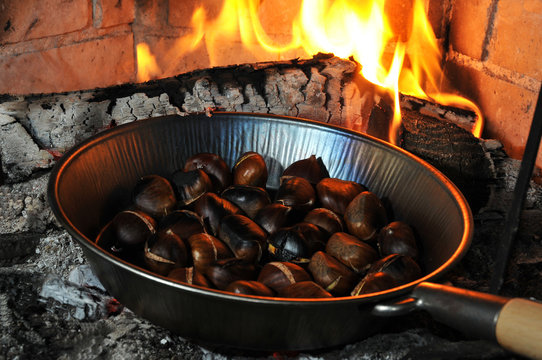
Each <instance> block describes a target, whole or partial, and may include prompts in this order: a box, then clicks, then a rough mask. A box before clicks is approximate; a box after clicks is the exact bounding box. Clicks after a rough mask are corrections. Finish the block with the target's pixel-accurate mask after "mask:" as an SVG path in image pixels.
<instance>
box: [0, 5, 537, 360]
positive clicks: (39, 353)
mask: <svg viewBox="0 0 542 360" xmlns="http://www.w3.org/2000/svg"><path fill="white" fill-rule="evenodd" d="M32 3H35V4H34V5H36V6H33V7H32V8H33V9H34V10H33V11H27V10H26V9H27V8H26V7H27V6H28V4H25V5H24V6H23V5H20V3H19V2H17V1H14V0H13V1H10V0H8V1H7V2H4V3H2V4H0V25H1V27H0V161H1V169H0V199H1V201H0V219H1V221H0V273H1V274H2V276H0V322H1V323H2V324H3V326H2V327H1V330H0V358H6V359H12V358H13V359H15V358H21V359H22V358H43V359H49V358H51V359H52V358H75V357H77V358H83V359H87V358H88V359H90V358H96V357H104V358H114V357H120V358H173V359H177V358H178V359H184V358H201V359H203V358H224V359H230V358H231V359H238V358H239V359H240V358H277V359H307V358H308V359H312V358H314V359H339V358H340V359H358V358H366V359H382V358H386V359H407V358H408V359H436V358H439V359H492V360H496V359H513V358H520V357H518V356H517V355H514V354H512V353H510V352H508V351H506V350H504V349H503V348H501V347H499V346H498V345H496V344H495V343H493V342H491V341H487V340H480V339H475V338H471V337H468V336H466V335H465V334H463V333H461V332H458V331H456V330H454V329H452V328H450V327H448V326H446V325H442V324H440V323H439V322H437V321H435V320H434V319H433V318H431V316H429V315H428V314H427V313H424V312H415V313H412V314H409V315H403V316H401V317H397V318H394V319H391V320H390V321H388V322H387V323H386V325H385V327H384V328H383V329H382V331H380V332H378V333H377V334H376V335H374V336H371V337H369V338H367V339H364V340H362V341H360V342H357V343H354V344H348V345H346V346H341V347H337V348H331V349H322V350H318V351H308V352H304V351H299V352H280V351H277V352H255V351H247V350H239V349H231V348H226V347H220V346H214V345H212V344H211V345H210V344H202V343H200V342H198V341H197V340H188V339H185V338H182V337H180V336H178V335H177V334H175V333H172V332H170V331H168V330H166V329H164V328H162V327H159V326H157V325H154V324H152V323H151V322H149V321H147V320H145V319H143V318H140V317H139V316H137V315H136V314H134V312H132V310H130V309H128V308H126V307H124V306H123V305H122V304H121V303H119V302H118V301H117V300H116V299H115V298H114V297H113V296H111V295H110V294H109V293H108V292H107V290H105V289H104V287H103V286H102V284H101V283H100V281H99V280H98V279H97V277H96V276H95V275H94V274H93V272H92V269H91V267H90V265H89V264H88V262H87V260H86V259H85V257H84V256H83V253H82V251H81V249H80V248H79V247H78V245H77V244H76V243H75V242H74V241H73V240H72V239H71V237H70V235H69V234H68V233H67V232H66V231H65V230H64V229H63V228H62V226H61V224H60V223H59V222H58V220H57V219H55V217H54V215H53V213H52V211H51V209H50V207H49V204H48V200H47V181H48V179H49V174H50V171H51V169H52V168H53V166H54V165H55V163H56V161H57V160H58V159H59V158H60V157H61V156H62V155H63V154H64V153H65V152H66V151H67V150H69V149H70V148H71V147H73V146H75V145H77V144H78V143H80V142H81V141H83V140H85V139H87V138H88V137H90V136H92V135H94V134H97V133H100V132H102V131H107V129H110V128H112V127H116V126H119V125H122V124H126V123H130V122H133V121H144V119H147V118H151V117H157V116H164V115H172V114H177V115H181V116H182V115H187V114H194V113H207V114H210V115H211V116H212V113H213V112H217V111H228V112H248V113H266V114H275V115H286V116H294V117H301V118H307V119H311V120H316V121H320V122H324V123H330V124H333V125H338V126H341V127H344V128H348V129H352V130H355V131H359V132H363V133H366V134H368V135H370V136H374V137H376V138H380V139H383V140H385V141H387V140H388V128H389V124H390V122H391V121H392V118H393V99H392V98H391V97H390V96H389V94H386V93H384V92H382V91H379V90H378V89H377V87H376V86H375V85H373V84H371V83H370V82H368V81H367V80H365V79H363V78H362V77H360V75H359V73H358V72H359V67H360V65H359V63H357V62H356V61H355V59H352V58H351V59H343V58H339V57H336V56H334V55H333V54H329V53H319V54H317V55H314V56H312V57H307V58H298V57H297V56H291V57H289V58H284V59H279V60H274V59H268V60H267V61H260V62H258V61H248V60H247V61H236V60H226V62H225V63H223V64H219V65H220V66H214V67H211V66H210V65H209V66H207V65H206V66H201V64H207V63H205V61H202V60H197V55H198V51H199V53H204V52H205V51H203V50H202V49H200V50H198V51H195V52H194V54H189V55H188V56H187V58H186V59H184V60H181V61H179V62H178V65H176V66H174V67H173V69H172V70H171V71H170V73H167V74H163V75H162V76H158V77H156V78H154V79H151V80H149V81H145V82H140V81H138V80H137V66H136V64H135V62H136V60H135V59H134V57H135V47H136V45H137V43H139V42H143V41H145V42H147V43H148V44H150V45H151V48H152V49H154V50H156V51H157V52H158V51H159V49H163V48H167V47H168V46H170V45H171V43H172V42H173V41H174V39H176V38H177V37H179V36H180V35H182V34H184V33H187V32H188V31H189V25H187V24H188V23H189V20H188V19H189V18H190V16H191V14H192V12H193V11H194V9H195V8H197V5H200V2H198V1H189V2H186V4H184V3H183V5H177V4H176V3H175V2H173V1H171V0H170V1H166V0H153V1H151V0H132V1H128V0H122V1H121V0H119V1H108V0H92V1H90V0H72V1H69V2H66V3H65V2H63V1H60V0H59V1H52V4H53V5H52V6H51V7H50V8H49V9H46V8H45V5H39V6H38V5H37V3H38V2H34V1H33V2H32ZM289 3H291V4H289ZM387 3H388V5H387V6H388V8H389V9H392V10H391V11H392V12H393V11H395V12H396V13H401V12H403V11H405V8H404V6H405V5H404V4H399V3H401V2H399V1H392V0H388V1H387ZM406 3H409V2H406ZM426 3H427V4H426V7H427V13H428V17H429V18H430V22H431V25H432V27H433V31H434V32H435V35H436V37H437V39H439V41H440V46H442V47H443V49H444V50H445V54H446V55H445V57H444V59H443V68H444V71H445V73H446V74H447V75H448V77H449V79H450V81H451V82H452V83H453V84H454V86H455V87H456V88H457V90H458V91H459V92H461V93H462V94H463V95H465V96H468V97H470V98H471V99H472V100H473V101H475V102H477V103H478V104H479V105H480V107H481V110H482V113H483V115H484V117H485V121H486V123H485V124H486V125H485V130H484V132H483V133H482V136H481V137H480V138H477V137H475V136H473V135H472V133H471V130H472V128H473V126H474V123H475V120H476V114H475V113H473V112H472V111H470V110H464V109H461V108H457V107H453V106H444V105H439V104H437V103H435V102H433V101H430V100H423V99H419V98H415V97H412V96H407V95H402V96H401V100H400V106H401V109H402V116H403V117H402V120H403V122H402V125H401V127H400V130H399V132H398V134H397V136H398V137H397V139H398V141H397V146H399V147H401V148H402V149H404V150H406V151H408V152H411V153H412V154H414V155H416V156H418V157H420V158H421V159H423V160H425V161H427V162H428V163H430V164H431V165H433V166H434V167H436V168H437V169H438V170H440V171H441V172H442V173H443V174H444V175H446V176H447V177H448V178H449V179H451V180H452V181H453V182H454V183H455V184H456V185H457V186H458V188H459V189H460V190H461V192H462V193H463V194H464V196H465V198H466V199H467V201H468V203H469V205H470V207H471V210H472V213H473V218H474V224H475V227H474V238H473V240H472V244H471V246H470V249H469V251H468V253H467V255H466V256H465V257H464V259H463V260H462V261H461V262H460V263H459V264H458V265H457V266H455V267H454V269H453V270H452V271H450V272H449V273H447V274H446V276H445V277H444V278H442V279H439V280H440V282H442V283H444V284H449V285H453V286H456V287H459V288H464V289H469V290H476V291H481V292H489V291H490V280H491V278H492V275H493V273H494V271H495V268H496V267H497V264H496V262H497V258H498V250H497V249H498V246H497V245H498V244H499V242H501V241H503V233H504V232H505V231H504V230H505V227H506V222H507V221H509V219H508V218H507V216H508V213H509V210H510V207H511V204H512V202H513V200H514V198H517V197H518V196H524V197H525V201H524V202H523V204H522V211H521V214H520V217H519V226H518V230H517V235H516V236H515V237H514V241H513V243H512V248H511V252H510V255H509V257H508V259H507V260H508V261H507V264H508V265H507V266H506V272H505V275H504V278H503V284H502V288H501V290H500V295H502V296H507V297H521V298H534V299H542V290H541V289H542V288H541V287H540V284H541V283H542V243H541V242H542V210H541V209H542V187H541V186H540V184H539V181H538V180H539V178H538V176H537V174H538V171H539V168H540V166H541V164H542V163H541V161H540V159H541V156H540V154H539V155H538V157H537V158H536V160H534V159H533V161H536V163H535V170H534V174H533V176H532V179H531V181H530V182H529V185H528V188H527V189H526V191H525V193H524V194H523V193H518V192H517V191H515V188H514V187H515V185H516V182H517V179H518V174H519V172H520V167H521V166H522V162H521V160H522V158H525V157H526V154H524V150H525V142H526V139H527V136H528V135H529V129H530V125H531V122H532V121H533V116H534V111H535V107H536V99H537V96H538V91H539V88H540V81H541V79H542V75H541V73H540V69H542V63H541V62H540V61H541V60H540V59H539V57H537V56H534V55H536V54H537V53H539V50H540V46H541V41H540V38H539V37H538V36H535V35H532V34H537V33H538V32H537V31H536V29H537V26H539V25H540V24H541V23H542V5H540V4H539V1H535V0H522V1H518V2H504V1H501V0H493V1H480V2H475V3H473V2H469V1H462V0H446V1H432V0H430V1H426ZM202 5H203V6H204V8H205V9H206V10H207V11H208V12H209V13H210V14H215V15H216V14H218V12H219V11H220V8H221V7H220V6H218V5H217V3H215V2H213V1H203V2H202ZM261 6H262V7H264V8H265V9H267V11H268V12H270V13H271V12H273V11H271V9H280V11H279V10H277V11H275V12H274V14H273V15H269V18H270V20H267V21H268V22H269V24H270V23H271V22H272V20H273V19H274V20H275V21H278V23H279V24H282V22H283V21H284V19H285V18H286V17H287V15H285V14H288V13H289V11H292V10H291V9H289V8H288V6H291V7H299V2H297V1H294V2H286V1H280V0H264V1H261ZM55 13H56V14H55ZM53 14H54V16H53ZM73 14H77V16H72V15H73ZM506 14H514V17H513V19H512V16H507V15H506ZM288 16H289V15H288ZM57 17H62V20H63V21H56V20H55V21H53V20H52V19H57ZM480 19H483V21H480ZM57 22H58V24H57ZM518 23H521V24H522V27H521V30H518V31H520V32H521V34H520V35H522V34H523V35H522V36H520V35H518V37H519V38H524V39H520V40H518V39H517V38H516V37H513V36H512V35H511V33H512V32H513V31H512V29H518ZM265 24H267V26H271V25H269V24H268V23H267V22H266V23H265ZM277 26H278V25H277ZM528 29H531V30H532V29H535V30H533V31H531V32H529V30H528ZM275 32H277V33H278V32H279V31H278V30H276V31H275ZM514 32H515V30H514ZM524 32H525V33H524ZM280 36H284V34H282V35H281V34H277V38H280ZM234 46H239V45H238V44H236V45H232V48H233V47H234ZM236 49H237V48H236ZM512 50H513V51H512ZM232 52H234V53H235V51H232ZM515 52H521V53H520V55H517V56H512V55H511V54H512V53H515ZM199 55H201V54H199ZM240 58H242V55H240ZM511 58H512V59H511ZM517 58H524V59H525V60H521V61H520V60H518V61H515V60H514V59H517ZM535 58H536V59H535ZM247 59H249V60H250V57H247ZM59 79H60V80H59ZM535 157H536V156H535Z"/></svg>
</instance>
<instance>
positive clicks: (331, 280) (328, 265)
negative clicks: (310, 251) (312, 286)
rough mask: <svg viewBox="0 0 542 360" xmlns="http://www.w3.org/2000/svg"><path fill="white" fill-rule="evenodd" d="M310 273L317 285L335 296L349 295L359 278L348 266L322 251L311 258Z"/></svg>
mask: <svg viewBox="0 0 542 360" xmlns="http://www.w3.org/2000/svg"><path fill="white" fill-rule="evenodd" d="M309 272H310V273H311V274H312V277H313V279H314V281H315V282H316V283H318V284H319V285H321V286H322V287H323V288H324V289H325V290H326V291H329V292H330V293H332V294H333V295H337V296H342V295H347V294H349V293H350V291H352V288H353V287H354V285H355V284H356V282H357V280H358V276H357V275H356V273H354V272H353V271H352V270H350V269H349V268H348V267H347V266H346V265H344V264H343V263H341V262H340V261H339V260H337V259H335V258H334V257H333V256H331V255H328V254H326V253H324V252H322V251H317V252H315V253H314V255H313V256H312V257H311V261H310V263H309Z"/></svg>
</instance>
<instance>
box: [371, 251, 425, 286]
mask: <svg viewBox="0 0 542 360" xmlns="http://www.w3.org/2000/svg"><path fill="white" fill-rule="evenodd" d="M375 272H384V273H386V274H388V275H390V276H391V277H392V278H393V280H394V281H395V285H396V286H399V285H403V284H406V283H409V282H411V281H414V280H416V279H418V278H420V276H421V275H422V271H421V269H420V266H419V265H418V263H417V262H416V261H414V259H412V258H411V257H410V256H406V255H399V254H391V255H388V256H386V257H384V258H382V259H380V260H378V261H376V262H374V263H373V264H372V265H371V267H370V268H369V271H368V273H367V274H371V273H375Z"/></svg>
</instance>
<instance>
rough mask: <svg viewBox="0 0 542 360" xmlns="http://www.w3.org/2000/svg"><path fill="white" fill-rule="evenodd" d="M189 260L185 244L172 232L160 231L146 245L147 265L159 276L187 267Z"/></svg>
mask: <svg viewBox="0 0 542 360" xmlns="http://www.w3.org/2000/svg"><path fill="white" fill-rule="evenodd" d="M187 258H188V255H187V251H186V246H185V245H184V242H183V241H182V240H181V238H180V237H179V236H178V235H177V234H175V233H174V232H173V231H171V230H166V231H159V232H157V233H156V234H155V235H154V236H153V237H151V238H150V239H149V240H147V242H146V243H145V253H144V259H145V264H146V265H147V267H148V268H149V270H151V271H154V272H155V273H157V274H160V275H167V274H168V273H169V272H170V271H171V270H172V269H174V268H178V267H184V266H186V262H187Z"/></svg>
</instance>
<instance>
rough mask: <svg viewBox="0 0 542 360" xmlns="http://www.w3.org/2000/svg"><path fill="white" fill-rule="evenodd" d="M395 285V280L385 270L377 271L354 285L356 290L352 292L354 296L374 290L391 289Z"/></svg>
mask: <svg viewBox="0 0 542 360" xmlns="http://www.w3.org/2000/svg"><path fill="white" fill-rule="evenodd" d="M394 286H395V281H394V279H393V277H391V275H389V274H386V273H384V272H375V273H371V274H367V275H366V276H365V277H364V278H363V279H361V281H360V282H359V283H358V284H357V285H356V287H354V290H352V292H351V293H350V295H352V296H357V295H363V294H370V293H374V292H379V291H384V290H388V289H391V288H393V287H394Z"/></svg>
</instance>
